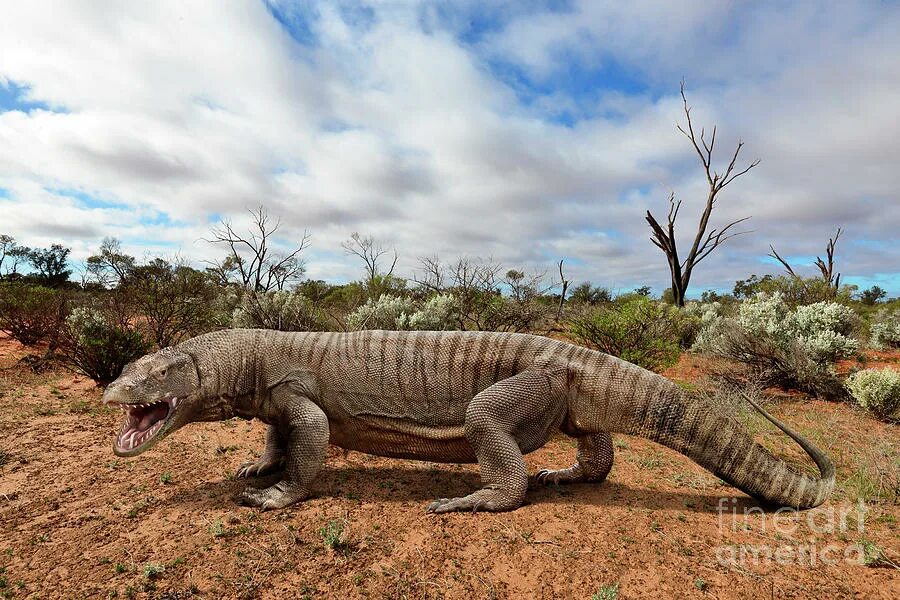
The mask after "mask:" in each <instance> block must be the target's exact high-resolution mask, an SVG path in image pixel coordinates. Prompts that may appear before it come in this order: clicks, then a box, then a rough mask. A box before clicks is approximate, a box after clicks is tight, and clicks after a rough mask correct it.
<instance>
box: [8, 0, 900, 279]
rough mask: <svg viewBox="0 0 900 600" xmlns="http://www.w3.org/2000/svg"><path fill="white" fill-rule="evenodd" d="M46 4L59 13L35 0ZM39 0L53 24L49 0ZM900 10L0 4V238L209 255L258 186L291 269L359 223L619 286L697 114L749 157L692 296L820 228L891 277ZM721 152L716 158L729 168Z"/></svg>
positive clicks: (899, 149)
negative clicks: (682, 128)
mask: <svg viewBox="0 0 900 600" xmlns="http://www.w3.org/2000/svg"><path fill="white" fill-rule="evenodd" d="M51 8H52V10H51ZM48 14H52V15H53V17H52V18H47V15H48ZM898 30H900V8H898V5H897V4H895V3H890V2H859V3H838V2H831V3H828V2H826V3H792V4H790V5H786V4H784V3H778V2H726V1H724V0H721V1H710V2H695V3H690V2H688V3H670V2H659V1H651V0H640V1H636V2H631V3H627V4H626V3H599V2H589V1H583V2H581V1H577V0H571V1H556V2H538V1H524V2H512V1H504V2H476V1H474V0H473V1H469V0H459V1H455V2H449V1H446V2H391V3H384V2H374V3H366V2H311V1H308V2H292V1H283V0H279V1H275V0H272V1H270V2H267V3H266V2H236V3H227V4H216V5H213V4H210V3H205V2H159V3H130V4H123V5H117V6H116V7H115V8H113V9H111V8H110V7H108V6H105V7H100V6H97V5H95V4H93V3H81V4H79V3H70V4H65V5H60V4H58V3H52V6H51V3H42V2H29V3H19V4H17V5H15V6H14V7H12V8H10V9H8V10H7V11H6V12H5V18H4V20H3V21H2V22H0V190H2V191H0V217H2V218H0V233H7V234H10V235H13V236H14V237H16V238H17V239H18V240H19V241H20V242H21V243H23V244H27V245H32V246H40V245H48V244H50V243H54V242H62V243H65V244H67V245H69V246H71V247H72V248H73V256H74V257H75V258H76V259H84V258H85V257H86V256H88V255H89V254H90V253H91V252H92V251H93V249H95V248H96V247H97V246H98V245H99V243H100V241H101V239H102V238H103V237H104V236H106V235H113V236H116V237H119V238H120V239H122V240H123V242H124V244H125V246H126V248H127V249H128V250H129V251H130V252H132V253H134V254H136V255H138V256H145V255H153V254H157V253H161V254H172V253H174V252H180V253H181V254H182V255H184V256H186V257H188V258H190V259H192V260H195V261H196V262H197V263H198V264H200V262H201V261H202V260H205V259H209V258H213V257H215V255H216V253H217V252H218V251H219V250H218V249H217V248H215V247H214V246H211V245H210V244H208V243H206V242H205V241H204V238H205V237H208V230H209V227H210V223H214V222H215V221H217V220H218V219H219V218H228V219H232V220H233V221H235V223H236V224H237V225H239V226H240V225H241V224H243V223H245V222H246V219H247V211H246V209H247V208H250V207H255V206H257V205H259V204H263V205H265V206H266V207H267V209H268V210H269V211H270V212H271V213H273V214H276V215H280V216H281V218H282V223H283V227H282V233H283V239H282V241H283V243H284V244H285V245H286V246H287V245H290V243H291V241H292V240H296V239H299V238H300V236H301V235H302V234H303V232H304V231H309V233H310V234H311V235H312V246H311V248H310V250H309V253H308V257H307V258H308V268H309V274H310V276H312V277H316V278H323V279H327V280H331V281H344V280H348V279H353V278H356V277H358V276H359V275H360V269H359V265H357V264H355V263H354V262H353V260H352V259H351V258H350V257H347V256H344V255H343V254H342V253H341V249H340V243H341V241H343V240H346V239H347V238H348V237H349V236H350V234H351V233H353V232H354V231H359V232H360V233H363V234H364V235H366V234H369V235H374V236H376V237H377V238H378V239H379V240H382V241H383V243H384V244H385V245H389V246H395V247H396V248H397V250H398V252H399V253H400V256H401V260H400V263H399V266H400V270H401V274H404V275H407V276H410V275H412V274H413V273H414V271H415V269H416V267H417V264H418V260H417V259H418V257H422V256H430V255H434V254H438V255H440V256H442V257H444V258H446V259H451V258H453V257H455V256H458V255H467V256H480V257H492V258H493V259H495V260H497V261H499V262H502V263H503V264H504V265H506V266H508V267H510V268H513V267H515V268H526V269H529V270H534V271H547V272H548V273H550V274H552V273H554V271H555V268H554V263H555V261H556V260H558V259H559V258H566V259H567V264H569V265H570V272H569V273H568V275H569V277H570V278H572V279H574V280H576V281H579V280H591V281H594V282H595V283H599V284H603V285H606V286H609V287H612V288H614V289H622V290H624V289H630V288H633V287H636V286H639V285H643V284H648V285H651V286H652V287H654V288H655V289H656V290H661V289H662V288H663V287H666V285H667V269H666V265H665V261H664V259H663V257H662V255H661V254H660V253H659V251H658V250H657V249H656V248H655V247H654V246H652V244H650V242H649V239H648V238H649V229H648V227H647V225H646V223H645V222H644V220H643V215H644V212H645V211H646V210H648V209H650V210H652V211H653V212H654V214H657V215H658V216H660V217H663V216H664V214H665V211H666V198H667V196H668V194H669V192H670V191H672V190H674V191H675V193H676V194H677V197H678V198H681V199H682V200H683V202H684V206H683V208H682V212H681V216H680V222H679V240H680V241H681V244H682V245H687V244H688V243H689V242H690V239H689V238H690V236H691V235H692V234H693V230H692V226H693V223H694V222H695V221H696V217H697V214H698V212H699V210H700V206H701V205H702V203H703V200H704V198H705V190H704V185H705V181H704V178H703V174H702V172H701V171H700V168H699V165H698V163H697V159H696V155H694V154H693V151H692V148H691V147H690V144H689V142H688V141H687V140H685V139H684V138H683V137H681V136H680V134H678V132H677V131H676V129H675V125H676V124H677V123H680V122H683V120H684V117H683V113H682V112H681V106H680V98H679V96H678V85H679V82H680V81H681V80H682V79H684V80H685V82H686V87H687V93H688V99H689V101H690V103H691V104H692V106H693V111H694V112H693V115H694V118H695V120H696V123H697V124H698V125H705V126H707V127H710V126H712V124H717V125H718V127H719V130H718V131H719V139H718V147H719V151H720V152H721V153H722V154H721V155H720V157H719V159H720V163H721V161H724V160H725V159H726V157H725V154H727V153H729V152H730V151H731V150H732V149H733V147H734V144H736V143H737V140H738V139H743V140H744V142H745V144H746V145H745V147H744V154H743V156H742V159H744V160H746V161H749V160H752V159H754V158H760V159H761V160H762V162H761V164H760V166H759V167H757V168H756V169H754V170H753V171H752V172H751V173H749V174H748V175H747V176H746V177H745V178H743V179H740V180H738V181H736V182H735V183H734V184H733V186H731V187H729V188H727V189H726V191H725V192H723V193H722V196H721V199H720V201H719V205H718V208H717V211H716V213H715V214H714V216H713V225H721V224H723V223H727V222H728V221H730V220H733V219H737V218H740V217H744V216H752V219H750V221H748V223H747V228H748V229H751V230H752V233H749V234H747V235H744V236H741V237H739V238H736V239H734V240H732V241H730V242H729V244H728V245H727V246H726V247H723V248H721V249H720V250H721V251H720V252H717V253H715V254H713V255H712V256H710V257H709V258H708V259H707V260H706V261H705V262H704V263H703V264H702V265H701V267H699V268H698V270H697V271H696V274H695V278H694V283H693V287H694V291H695V292H696V293H697V294H699V292H700V291H702V290H703V289H719V290H728V289H730V288H731V287H732V286H733V284H734V281H735V280H736V279H740V278H745V277H747V276H749V275H750V274H751V273H759V274H762V273H777V272H778V271H779V265H777V264H773V262H772V261H771V260H770V259H768V258H766V254H767V252H768V246H769V244H773V245H774V246H775V247H776V248H777V249H778V251H779V252H780V253H781V254H782V255H783V256H786V257H788V258H789V260H791V261H792V263H794V264H795V267H797V268H798V270H800V271H802V272H804V273H807V274H813V273H815V268H814V267H813V265H812V260H814V257H815V256H816V255H817V254H821V253H822V252H823V251H824V246H825V243H826V242H827V239H828V237H829V236H830V235H832V234H833V233H834V231H835V229H836V228H837V227H838V226H842V227H843V228H844V230H845V234H844V236H843V237H842V239H841V242H839V246H838V266H839V268H840V270H841V271H842V272H843V273H844V279H845V281H847V282H851V283H853V284H856V285H859V286H861V287H867V286H869V285H872V284H874V283H877V284H878V285H881V286H882V287H885V288H886V289H888V290H889V291H890V293H891V294H892V295H900V248H898V244H897V243H896V237H897V235H896V232H897V231H898V230H900V197H898V190H900V170H898V169H896V164H895V163H896V156H898V155H900V118H898V114H897V108H896V106H898V105H900V63H898V61H897V60H895V59H894V58H893V57H896V56H898V55H900V41H898V39H897V36H896V31H898ZM721 168H722V166H721V164H720V169H721Z"/></svg>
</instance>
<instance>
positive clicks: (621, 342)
mask: <svg viewBox="0 0 900 600" xmlns="http://www.w3.org/2000/svg"><path fill="white" fill-rule="evenodd" d="M692 318H693V317H690V316H689V315H683V314H681V313H680V311H679V309H677V308H675V307H674V306H670V305H666V304H663V303H661V302H655V301H653V300H650V299H649V298H646V297H643V296H639V295H630V296H628V297H626V298H623V299H619V300H617V301H616V303H615V304H610V305H606V306H600V307H598V308H595V309H592V310H589V311H587V312H585V313H583V314H582V315H581V316H578V317H575V318H573V319H571V320H570V322H569V329H570V331H571V332H572V334H573V335H574V336H575V337H576V338H577V339H578V340H579V341H581V342H582V343H583V344H585V345H587V346H590V347H593V348H596V349H598V350H600V351H602V352H606V353H607V354H612V355H613V356H618V357H619V358H621V359H623V360H627V361H628V362H632V363H634V364H636V365H640V366H642V367H644V368H646V369H651V370H660V369H664V368H666V367H669V366H671V365H673V364H675V363H676V362H677V361H678V356H679V355H680V354H681V349H680V346H679V342H680V340H681V337H682V327H683V323H684V322H685V320H686V319H692Z"/></svg>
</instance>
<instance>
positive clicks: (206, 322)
mask: <svg viewBox="0 0 900 600" xmlns="http://www.w3.org/2000/svg"><path fill="white" fill-rule="evenodd" d="M119 287H122V288H124V290H123V291H124V292H126V293H127V294H129V296H130V300H131V302H132V303H133V305H134V308H135V310H136V312H137V314H139V315H141V316H142V317H143V319H142V322H143V323H144V327H145V328H146V329H147V330H148V331H149V333H150V337H151V339H153V341H154V342H156V345H157V346H159V347H160V348H165V347H166V346H172V345H174V344H177V343H178V342H180V341H181V340H183V339H184V338H187V337H191V336H194V335H197V334H200V333H205V332H207V331H210V330H212V329H215V328H216V319H215V313H214V299H215V297H216V288H215V286H214V285H213V283H212V281H211V280H210V278H209V276H208V275H207V274H206V273H203V272H201V271H198V270H196V269H192V268H191V267H188V266H186V265H183V264H173V263H170V262H168V261H166V260H163V259H161V258H157V259H155V260H153V261H151V262H149V263H147V264H146V265H140V266H136V267H132V268H131V271H130V274H129V276H128V278H127V279H126V280H125V283H123V284H121V285H120V286H119Z"/></svg>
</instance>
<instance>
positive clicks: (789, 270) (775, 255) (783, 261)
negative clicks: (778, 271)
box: [769, 244, 799, 278]
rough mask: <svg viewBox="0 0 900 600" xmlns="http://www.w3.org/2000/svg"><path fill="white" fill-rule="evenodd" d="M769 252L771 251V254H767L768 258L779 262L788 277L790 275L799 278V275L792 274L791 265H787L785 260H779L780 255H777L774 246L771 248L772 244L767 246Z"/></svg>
mask: <svg viewBox="0 0 900 600" xmlns="http://www.w3.org/2000/svg"><path fill="white" fill-rule="evenodd" d="M769 250H771V252H770V253H769V256H771V257H772V258H774V259H775V260H777V261H778V262H780V263H781V264H782V266H783V267H784V270H785V271H787V272H788V275H790V276H791V277H797V278H799V275H797V274H796V273H795V272H794V269H792V268H791V265H790V264H788V262H787V261H786V260H784V259H783V258H781V255H780V254H778V252H777V251H776V250H775V246H773V245H772V244H769Z"/></svg>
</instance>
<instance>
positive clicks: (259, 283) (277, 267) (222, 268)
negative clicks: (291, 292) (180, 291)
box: [206, 206, 309, 292]
mask: <svg viewBox="0 0 900 600" xmlns="http://www.w3.org/2000/svg"><path fill="white" fill-rule="evenodd" d="M249 212H250V214H251V215H252V216H253V225H251V227H250V230H249V232H248V233H247V234H239V233H238V232H237V231H235V229H234V227H233V226H232V225H231V222H230V221H227V220H224V219H223V220H222V221H220V223H219V225H218V226H217V227H214V228H213V229H212V236H213V237H212V239H208V240H206V241H207V242H210V243H212V244H225V245H226V246H227V247H228V255H227V256H226V257H225V258H224V259H223V260H221V261H220V262H208V263H207V264H209V265H210V268H209V269H208V270H209V271H210V272H211V273H212V274H213V275H215V276H216V278H217V279H219V280H220V281H221V282H222V283H230V282H236V283H238V284H239V285H241V286H243V287H245V288H246V289H248V290H251V291H254V292H268V291H270V290H281V289H284V287H285V285H287V284H288V283H290V282H293V281H296V280H298V279H300V278H301V277H302V276H303V273H304V272H305V271H306V265H305V264H304V262H303V260H302V259H301V258H300V254H301V253H302V252H303V251H304V250H306V248H307V247H308V246H309V233H307V232H305V231H304V232H303V237H301V238H300V243H299V245H298V246H296V247H295V248H294V249H293V250H291V251H289V252H278V251H275V250H273V249H272V247H271V246H272V243H273V241H274V235H275V232H277V231H278V230H279V228H280V227H281V219H280V218H278V219H276V220H275V222H274V223H271V222H270V218H269V214H268V212H267V211H266V209H265V208H264V207H263V206H259V207H258V208H256V209H255V210H249Z"/></svg>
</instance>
